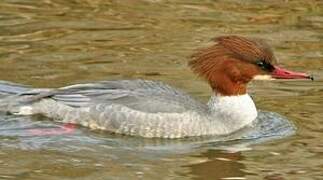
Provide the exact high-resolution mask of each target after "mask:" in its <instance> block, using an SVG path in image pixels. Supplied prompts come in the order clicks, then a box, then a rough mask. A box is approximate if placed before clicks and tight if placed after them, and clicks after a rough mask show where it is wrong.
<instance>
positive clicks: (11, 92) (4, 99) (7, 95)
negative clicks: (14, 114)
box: [0, 81, 32, 112]
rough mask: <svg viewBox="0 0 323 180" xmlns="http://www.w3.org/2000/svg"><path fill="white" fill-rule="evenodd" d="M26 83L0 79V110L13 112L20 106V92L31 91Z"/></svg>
mask: <svg viewBox="0 0 323 180" xmlns="http://www.w3.org/2000/svg"><path fill="white" fill-rule="evenodd" d="M31 89H32V88H31V87H29V86H26V85H22V84H17V83H12V82H8V81H0V112H11V110H15V109H17V107H19V106H20V103H19V94H22V93H24V92H28V91H30V90H31Z"/></svg>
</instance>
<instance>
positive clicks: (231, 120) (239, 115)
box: [0, 80, 257, 138]
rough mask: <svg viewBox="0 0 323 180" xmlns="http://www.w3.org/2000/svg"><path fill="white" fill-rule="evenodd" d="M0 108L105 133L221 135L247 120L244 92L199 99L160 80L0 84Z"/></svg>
mask: <svg viewBox="0 0 323 180" xmlns="http://www.w3.org/2000/svg"><path fill="white" fill-rule="evenodd" d="M0 98H1V99H0V110H1V111H7V112H10V113H13V114H18V115H33V114H42V115H44V116H47V117H49V118H52V119H53V120H55V121H60V122H64V123H75V124H80V125H82V126H87V127H90V128H93V129H102V130H107V131H109V132H114V133H119V134H125V135H133V136H142V137H150V138H151V137H159V138H181V137H189V136H202V135H226V134H230V133H232V132H234V131H237V130H239V129H241V128H243V127H245V126H246V125H250V124H252V121H254V120H255V119H256V117H257V111H256V108H255V105H254V103H253V101H252V99H251V98H250V97H249V95H247V94H245V95H241V96H219V95H216V94H214V95H213V96H212V97H211V98H210V101H209V102H208V104H203V103H201V102H199V101H197V100H195V99H193V98H192V97H190V96H189V95H188V94H186V93H184V92H182V91H180V90H178V89H176V88H173V87H170V86H169V85H166V84H164V83H161V82H156V81H147V80H120V81H101V82H96V83H88V84H77V85H72V86H67V87H62V88H58V89H33V88H29V87H24V86H21V85H18V84H13V83H8V82H1V83H0Z"/></svg>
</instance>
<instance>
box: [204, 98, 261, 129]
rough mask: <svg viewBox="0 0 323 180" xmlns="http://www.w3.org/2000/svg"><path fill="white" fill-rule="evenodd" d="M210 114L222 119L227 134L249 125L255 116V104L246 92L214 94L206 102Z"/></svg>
mask: <svg viewBox="0 0 323 180" xmlns="http://www.w3.org/2000/svg"><path fill="white" fill-rule="evenodd" d="M208 106H209V110H210V113H211V116H212V117H214V119H215V120H218V121H222V123H223V125H224V128H225V129H226V130H225V131H226V133H227V134H229V133H231V132H234V131H236V130H239V129H241V128H243V127H244V126H246V125H249V124H251V123H252V121H254V120H255V119H256V117H257V109H256V106H255V104H254V102H253V100H252V99H251V97H250V96H249V95H248V94H244V95H237V96H221V95H219V94H214V95H213V96H211V98H210V100H209V102H208Z"/></svg>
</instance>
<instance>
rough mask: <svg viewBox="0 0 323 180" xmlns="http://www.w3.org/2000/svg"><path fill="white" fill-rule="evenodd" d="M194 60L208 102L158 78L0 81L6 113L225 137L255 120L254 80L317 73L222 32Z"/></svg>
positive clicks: (158, 133)
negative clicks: (43, 84) (45, 83)
mask: <svg viewBox="0 0 323 180" xmlns="http://www.w3.org/2000/svg"><path fill="white" fill-rule="evenodd" d="M188 66H189V67H190V68H191V69H192V71H193V72H194V73H196V74H197V75H198V76H200V77H201V78H203V79H205V80H206V82H207V83H208V84H209V85H210V87H211V89H212V94H211V97H210V99H209V101H208V102H207V103H203V102H201V101H199V100H197V99H195V98H193V97H191V96H190V95H189V94H188V93H185V92H184V91H182V90H180V89H178V88H175V87H171V86H170V85H168V84H166V83H163V82H160V81H152V80H142V79H133V80H106V81H97V82H91V83H83V84H74V85H69V86H65V87H60V88H52V89H51V88H32V87H30V86H26V85H21V84H18V83H13V82H8V81H1V82H0V111H1V112H6V113H11V114H14V115H21V116H30V115H36V114H38V115H39V114H40V115H43V116H46V117H48V118H51V119H53V120H54V121H58V122H62V123H70V124H76V125H81V126H85V127H89V128H91V129H99V130H105V131H108V132H111V133H116V134H123V135H130V136H140V137H144V138H167V139H174V138H185V137H193V136H210V135H211V136H225V135H229V134H232V133H234V132H236V131H239V130H240V129H242V128H244V127H248V126H251V125H252V123H253V122H254V121H255V120H256V118H257V115H258V113H257V109H256V106H255V103H254V102H253V100H252V98H251V97H250V96H249V95H248V93H247V85H248V83H249V82H251V81H253V80H273V79H312V80H313V76H312V75H309V74H306V73H301V72H293V71H290V70H287V69H284V68H282V67H279V66H278V65H277V60H276V57H275V55H274V53H273V50H272V48H271V47H270V46H269V45H268V44H267V43H266V41H265V40H263V39H258V38H250V37H243V36H239V35H226V36H219V37H217V38H214V39H213V43H212V45H211V46H209V47H206V48H201V49H199V50H197V51H196V52H195V53H194V54H193V55H192V56H191V60H190V61H189V62H188Z"/></svg>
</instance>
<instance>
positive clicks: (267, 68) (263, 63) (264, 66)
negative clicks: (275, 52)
mask: <svg viewBox="0 0 323 180" xmlns="http://www.w3.org/2000/svg"><path fill="white" fill-rule="evenodd" d="M256 65H257V66H259V67H260V68H261V69H262V70H264V71H273V70H274V69H275V68H274V66H273V65H271V64H270V63H269V62H266V61H264V60H259V61H257V62H256Z"/></svg>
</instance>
